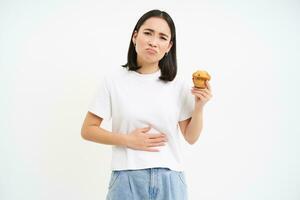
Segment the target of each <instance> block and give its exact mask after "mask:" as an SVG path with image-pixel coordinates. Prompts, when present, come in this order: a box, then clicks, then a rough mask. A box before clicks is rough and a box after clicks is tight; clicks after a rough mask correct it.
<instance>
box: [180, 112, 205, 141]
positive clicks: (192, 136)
mask: <svg viewBox="0 0 300 200" xmlns="http://www.w3.org/2000/svg"><path fill="white" fill-rule="evenodd" d="M202 113H203V112H202V110H201V111H199V112H195V111H194V112H193V114H192V117H191V118H189V119H186V120H184V121H181V122H179V123H178V124H179V127H180V130H181V132H182V134H183V137H184V139H185V140H186V141H187V142H188V143H189V144H194V143H195V142H196V141H197V140H198V138H199V136H200V134H201V131H202V126H203V120H202Z"/></svg>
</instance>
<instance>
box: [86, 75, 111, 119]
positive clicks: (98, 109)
mask: <svg viewBox="0 0 300 200" xmlns="http://www.w3.org/2000/svg"><path fill="white" fill-rule="evenodd" d="M111 110H112V109H111V95H110V91H109V86H108V82H107V81H106V79H105V78H104V79H103V80H102V81H101V82H100V83H99V84H98V86H97V88H96V91H95V92H94V96H93V98H92V100H91V102H90V104H89V107H88V111H89V112H91V113H93V114H95V115H97V116H99V117H101V118H103V119H106V120H109V119H110V118H111Z"/></svg>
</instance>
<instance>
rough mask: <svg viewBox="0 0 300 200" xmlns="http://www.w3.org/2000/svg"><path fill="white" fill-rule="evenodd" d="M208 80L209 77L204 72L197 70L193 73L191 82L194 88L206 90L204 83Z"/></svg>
mask: <svg viewBox="0 0 300 200" xmlns="http://www.w3.org/2000/svg"><path fill="white" fill-rule="evenodd" d="M207 80H208V81H209V80H210V75H209V74H208V73H207V72H206V71H202V70H198V71H196V72H194V73H193V82H194V86H195V87H196V88H200V89H204V88H206V84H205V82H206V81H207Z"/></svg>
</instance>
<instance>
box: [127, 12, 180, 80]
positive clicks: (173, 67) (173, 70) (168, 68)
mask: <svg viewBox="0 0 300 200" xmlns="http://www.w3.org/2000/svg"><path fill="white" fill-rule="evenodd" d="M151 17H160V18H162V19H164V20H165V21H166V22H167V23H168V25H169V28H170V30H171V40H170V42H172V43H173V45H172V47H171V49H170V51H169V52H168V53H167V54H166V55H165V56H164V57H163V58H162V59H161V60H160V61H159V64H158V65H159V68H160V71H161V76H160V77H159V79H160V80H163V81H172V80H173V79H174V78H175V76H176V74H177V57H176V30H175V24H174V22H173V20H172V18H171V17H170V15H169V14H168V13H166V12H164V11H160V10H151V11H149V12H147V13H145V14H144V15H143V16H142V17H141V18H140V19H139V20H138V22H137V24H136V25H135V27H134V29H133V31H132V34H131V38H130V44H129V49H128V55H127V63H126V64H125V65H122V67H126V68H128V70H132V71H136V70H138V69H140V68H141V66H138V65H137V53H136V51H135V47H134V44H133V42H132V37H133V34H134V32H135V31H137V32H138V31H139V29H140V27H141V26H142V25H143V23H144V22H145V21H146V20H147V19H149V18H151Z"/></svg>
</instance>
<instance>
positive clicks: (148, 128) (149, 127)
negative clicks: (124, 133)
mask: <svg viewBox="0 0 300 200" xmlns="http://www.w3.org/2000/svg"><path fill="white" fill-rule="evenodd" d="M150 129H151V126H148V127H144V128H140V129H139V130H140V131H142V132H147V131H149V130H150Z"/></svg>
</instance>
